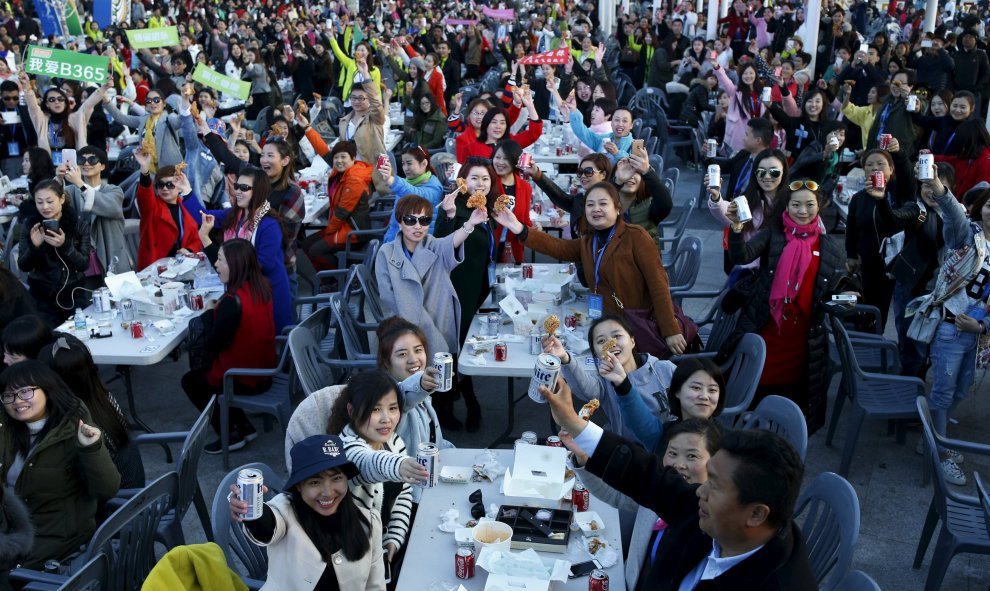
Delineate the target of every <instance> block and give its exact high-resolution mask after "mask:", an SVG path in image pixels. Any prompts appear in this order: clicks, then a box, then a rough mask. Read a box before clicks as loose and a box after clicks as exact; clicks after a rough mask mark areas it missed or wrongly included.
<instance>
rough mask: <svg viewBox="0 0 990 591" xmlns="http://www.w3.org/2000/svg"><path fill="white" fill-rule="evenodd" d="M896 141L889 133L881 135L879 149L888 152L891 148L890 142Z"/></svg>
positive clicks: (878, 141) (878, 140) (878, 143)
mask: <svg viewBox="0 0 990 591" xmlns="http://www.w3.org/2000/svg"><path fill="white" fill-rule="evenodd" d="M892 139H894V136H892V135H890V134H889V133H881V134H880V137H879V138H877V147H878V148H880V149H881V150H886V149H888V148H890V140H892Z"/></svg>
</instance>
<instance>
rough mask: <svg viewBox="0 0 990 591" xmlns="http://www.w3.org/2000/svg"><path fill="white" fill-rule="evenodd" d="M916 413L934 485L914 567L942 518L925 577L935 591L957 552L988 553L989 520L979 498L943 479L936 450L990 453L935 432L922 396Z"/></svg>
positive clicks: (985, 448)
mask: <svg viewBox="0 0 990 591" xmlns="http://www.w3.org/2000/svg"><path fill="white" fill-rule="evenodd" d="M915 404H916V407H917V415H918V416H919V417H921V428H922V437H924V438H925V439H924V441H925V447H926V448H927V449H926V450H925V453H926V454H927V458H926V461H927V463H928V467H929V470H931V472H932V473H933V474H934V476H933V477H932V480H933V481H934V482H935V485H934V487H933V490H932V502H931V504H929V506H928V515H927V516H926V517H925V525H924V526H923V527H922V529H921V537H920V538H919V539H918V549H917V551H916V552H915V554H914V564H913V565H912V566H913V567H914V568H916V569H917V568H921V561H922V560H923V559H924V557H925V552H926V551H927V550H928V544H929V543H930V542H931V541H932V535H933V534H934V533H935V526H936V525H937V524H938V523H939V522H940V521H941V523H942V527H941V529H940V530H939V533H938V541H937V542H936V543H935V551H934V552H933V553H932V563H931V564H930V565H929V567H928V578H927V579H926V580H925V591H937V590H938V589H940V588H941V587H942V580H943V579H944V578H945V571H947V570H949V563H950V562H952V558H953V557H954V556H955V555H956V554H960V553H963V552H966V553H970V554H990V534H988V532H990V522H988V520H987V514H986V511H985V509H984V507H983V504H982V503H981V501H980V499H979V498H977V497H973V496H971V495H962V494H959V493H957V492H955V491H953V490H952V488H951V487H950V486H949V483H947V482H946V481H945V477H944V473H943V472H942V458H941V457H940V455H939V449H941V448H945V449H954V450H956V451H958V452H962V453H966V454H971V455H980V456H987V455H990V445H986V444H980V443H972V442H968V441H962V440H959V439H949V438H948V437H943V436H942V435H939V434H938V433H936V432H935V427H934V423H933V422H932V414H931V410H930V409H929V408H928V399H927V398H925V397H924V396H923V395H921V396H918V398H917V399H916V400H915Z"/></svg>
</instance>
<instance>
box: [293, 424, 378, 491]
mask: <svg viewBox="0 0 990 591" xmlns="http://www.w3.org/2000/svg"><path fill="white" fill-rule="evenodd" d="M289 457H290V458H291V459H292V474H290V475H289V479H288V480H287V481H286V482H285V487H284V488H285V489H286V490H288V489H290V488H292V487H293V486H295V485H297V484H299V483H300V482H302V481H303V480H306V479H307V478H309V477H311V476H313V475H315V474H319V473H320V472H323V471H324V470H330V469H333V468H337V469H339V470H340V471H341V472H343V473H344V476H347V478H348V479H350V478H354V477H356V476H357V475H358V474H359V473H360V472H359V471H358V469H357V466H355V465H354V464H353V463H352V462H351V461H350V460H348V459H347V456H346V455H345V454H344V442H343V441H341V440H340V437H338V436H336V435H313V436H311V437H307V438H306V439H303V440H302V441H300V442H299V443H297V444H295V445H293V446H292V450H291V451H289Z"/></svg>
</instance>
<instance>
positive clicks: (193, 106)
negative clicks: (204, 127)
mask: <svg viewBox="0 0 990 591" xmlns="http://www.w3.org/2000/svg"><path fill="white" fill-rule="evenodd" d="M189 112H190V113H191V114H192V116H193V118H194V119H199V104H197V103H196V101H193V102H191V103H189Z"/></svg>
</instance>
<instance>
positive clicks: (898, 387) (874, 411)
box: [826, 316, 925, 476]
mask: <svg viewBox="0 0 990 591" xmlns="http://www.w3.org/2000/svg"><path fill="white" fill-rule="evenodd" d="M832 336H833V338H834V339H835V346H836V348H838V350H839V359H840V360H841V362H842V386H843V388H845V391H846V392H847V393H848V395H849V401H850V403H851V404H850V405H849V423H848V427H847V428H846V443H845V447H844V448H843V450H842V462H841V464H840V465H839V474H841V475H843V476H847V475H848V474H849V467H850V465H851V464H852V458H853V453H854V452H855V451H856V444H857V442H858V441H859V432H860V430H861V429H862V428H863V422H864V421H865V420H866V419H886V420H891V419H914V418H916V417H917V416H918V411H917V408H916V407H915V398H916V397H918V396H921V395H924V393H925V383H924V382H923V381H921V380H919V379H918V378H911V377H905V376H891V375H885V374H879V373H867V372H865V371H863V369H862V368H861V367H860V366H859V362H858V361H857V360H856V353H855V350H854V349H853V344H852V341H851V340H850V339H849V333H848V332H847V331H846V327H845V326H844V325H843V324H842V321H841V320H839V319H838V318H836V317H834V316H833V317H832ZM840 410H841V409H840V408H839V405H838V404H836V408H834V409H833V410H832V413H833V415H834V414H835V413H837V412H839V411H840ZM833 420H835V419H834V418H833ZM897 440H898V443H901V444H903V443H904V429H903V426H901V427H900V428H899V429H898V437H897ZM826 444H827V442H826Z"/></svg>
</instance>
